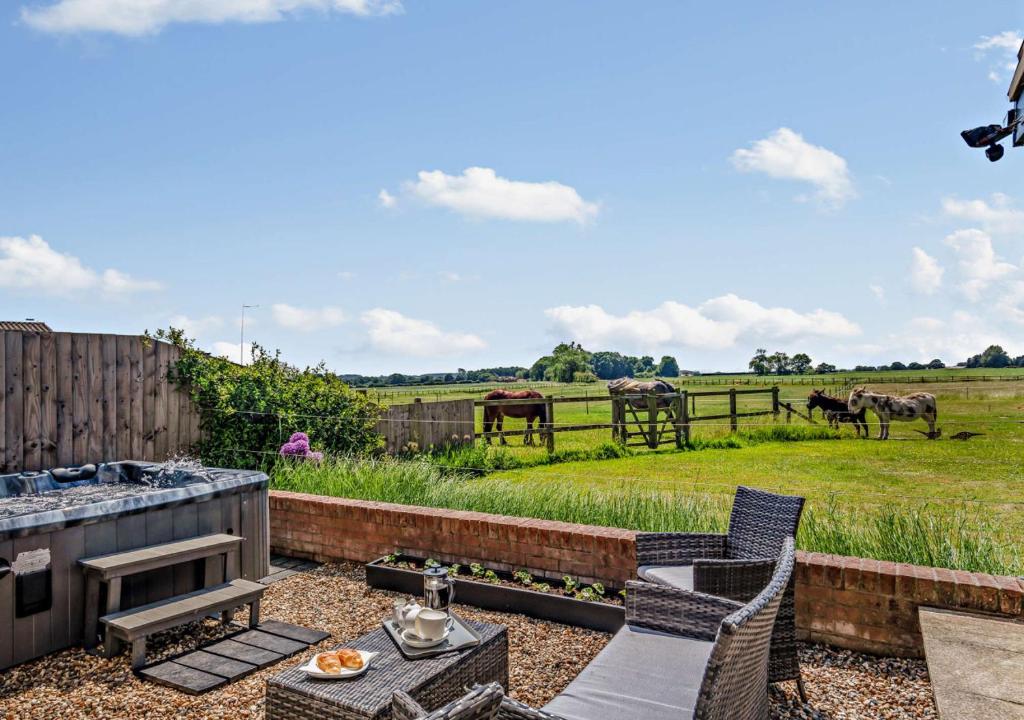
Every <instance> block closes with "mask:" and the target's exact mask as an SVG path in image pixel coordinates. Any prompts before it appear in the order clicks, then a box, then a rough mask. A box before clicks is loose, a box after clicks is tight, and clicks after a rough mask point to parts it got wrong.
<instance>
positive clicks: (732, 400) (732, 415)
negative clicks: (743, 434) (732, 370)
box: [729, 388, 738, 432]
mask: <svg viewBox="0 0 1024 720" xmlns="http://www.w3.org/2000/svg"><path fill="white" fill-rule="evenodd" d="M737 429H738V425H737V422H736V388H729V432H736V430H737Z"/></svg>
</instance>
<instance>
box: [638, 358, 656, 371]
mask: <svg viewBox="0 0 1024 720" xmlns="http://www.w3.org/2000/svg"><path fill="white" fill-rule="evenodd" d="M636 369H637V372H654V358H652V357H651V356H650V355H644V356H643V357H642V358H640V362H638V363H637V365H636Z"/></svg>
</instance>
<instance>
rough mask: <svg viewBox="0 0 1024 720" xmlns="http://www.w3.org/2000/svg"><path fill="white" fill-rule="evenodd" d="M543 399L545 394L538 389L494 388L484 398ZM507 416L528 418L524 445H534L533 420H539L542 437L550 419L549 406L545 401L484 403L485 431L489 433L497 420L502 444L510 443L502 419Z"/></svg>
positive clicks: (489, 441)
mask: <svg viewBox="0 0 1024 720" xmlns="http://www.w3.org/2000/svg"><path fill="white" fill-rule="evenodd" d="M534 399H537V400H543V399H544V396H543V395H541V394H540V393H539V392H537V391H536V390H492V391H491V392H489V393H487V394H486V395H484V400H534ZM506 417H513V418H526V433H525V434H524V435H523V445H533V421H534V420H539V421H540V422H539V423H538V427H539V428H540V429H541V437H543V436H544V432H543V428H544V423H546V422H547V421H548V413H547V407H546V406H545V405H544V403H543V402H538V403H528V402H524V403H523V404H521V405H519V404H510V405H484V432H485V433H489V432H490V431H491V427H492V426H493V425H494V423H495V421H497V423H498V439H499V441H500V442H501V444H502V445H508V442H507V441H506V440H505V435H504V434H502V421H503V420H504V419H505V418H506ZM487 444H488V445H490V444H491V438H490V436H488V437H487Z"/></svg>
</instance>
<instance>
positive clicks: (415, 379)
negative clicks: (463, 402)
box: [341, 365, 526, 387]
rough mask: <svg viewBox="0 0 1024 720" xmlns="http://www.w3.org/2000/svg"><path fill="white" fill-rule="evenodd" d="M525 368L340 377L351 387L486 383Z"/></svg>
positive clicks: (519, 373)
mask: <svg viewBox="0 0 1024 720" xmlns="http://www.w3.org/2000/svg"><path fill="white" fill-rule="evenodd" d="M525 372H526V368H524V367H520V366H519V365H508V366H505V367H492V368H481V369H480V370H465V369H463V368H459V370H458V372H454V373H450V372H449V373H424V374H422V375H404V374H402V373H391V374H390V375H351V374H350V375H342V376H341V379H342V380H344V381H345V382H347V383H348V384H349V385H351V386H352V387H380V386H389V387H390V386H402V385H454V384H458V383H488V382H501V381H506V380H514V379H516V378H521V377H525V375H524V373H525Z"/></svg>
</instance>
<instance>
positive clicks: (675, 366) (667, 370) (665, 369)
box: [654, 355, 679, 377]
mask: <svg viewBox="0 0 1024 720" xmlns="http://www.w3.org/2000/svg"><path fill="white" fill-rule="evenodd" d="M654 372H655V374H656V375H657V376H658V377H679V363H678V362H676V359H675V358H674V357H672V356H671V355H662V356H661V362H659V363H658V367H657V369H656V370H655V371H654Z"/></svg>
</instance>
